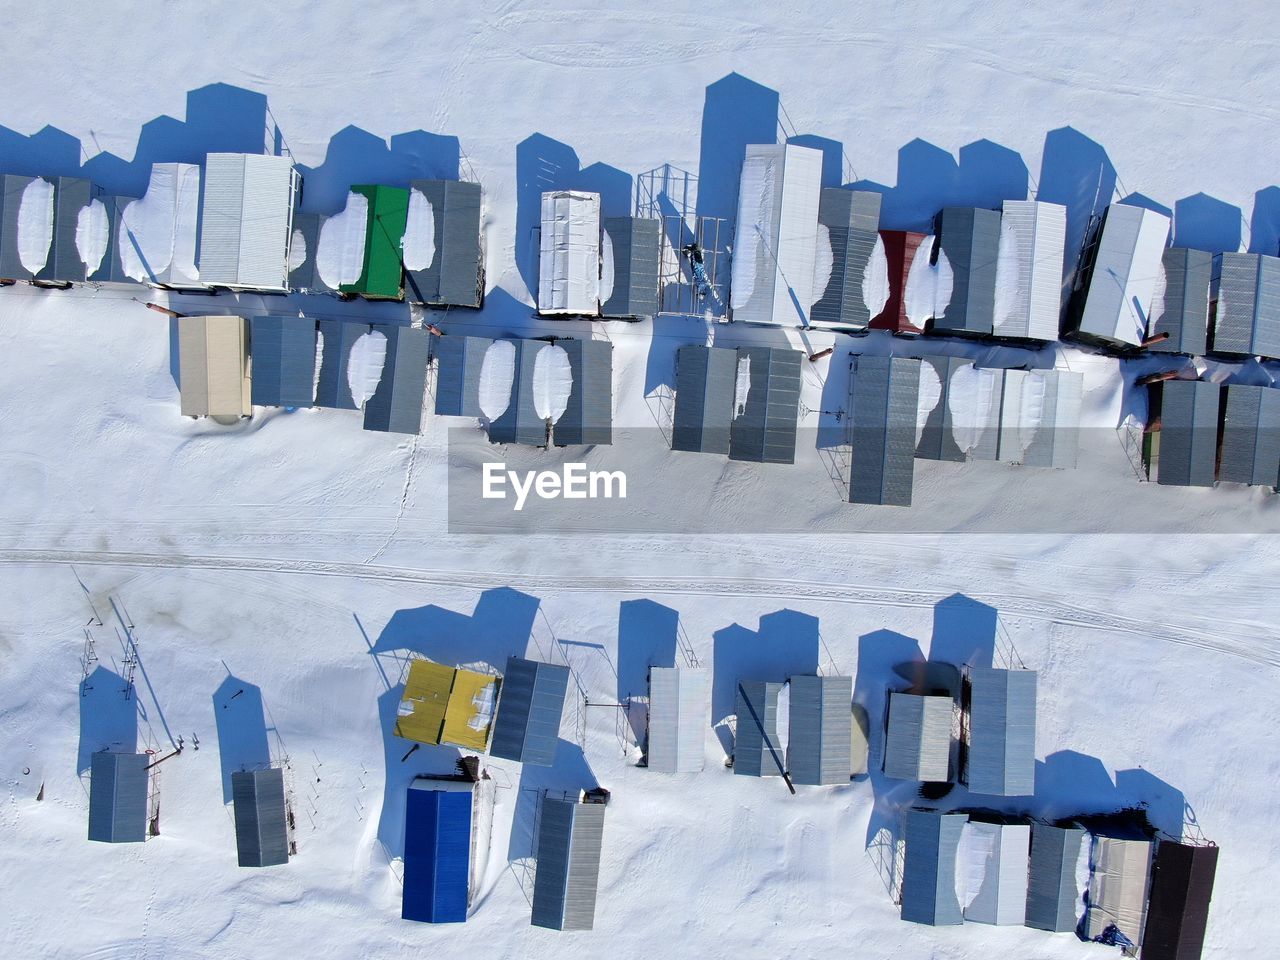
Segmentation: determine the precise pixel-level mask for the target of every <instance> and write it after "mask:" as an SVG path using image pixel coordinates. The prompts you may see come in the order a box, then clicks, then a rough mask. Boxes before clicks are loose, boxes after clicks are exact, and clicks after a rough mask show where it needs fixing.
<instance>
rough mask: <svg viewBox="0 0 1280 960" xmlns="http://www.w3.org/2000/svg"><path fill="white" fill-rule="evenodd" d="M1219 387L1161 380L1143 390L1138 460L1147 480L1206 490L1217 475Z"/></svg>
mask: <svg viewBox="0 0 1280 960" xmlns="http://www.w3.org/2000/svg"><path fill="white" fill-rule="evenodd" d="M1221 392H1222V390H1221V387H1219V386H1218V384H1216V383H1207V382H1205V381H1203V380H1164V381H1161V382H1158V383H1153V384H1151V386H1150V387H1149V388H1148V394H1147V395H1148V405H1149V412H1148V420H1147V432H1146V434H1145V435H1144V436H1143V459H1144V461H1145V462H1146V466H1147V476H1148V477H1149V476H1151V473H1152V471H1153V469H1154V471H1155V474H1156V479H1157V480H1158V482H1160V483H1163V484H1166V485H1173V486H1179V487H1212V486H1213V484H1214V481H1215V479H1216V474H1217V457H1218V424H1219V412H1220V411H1219V404H1220V399H1221V398H1220V394H1221Z"/></svg>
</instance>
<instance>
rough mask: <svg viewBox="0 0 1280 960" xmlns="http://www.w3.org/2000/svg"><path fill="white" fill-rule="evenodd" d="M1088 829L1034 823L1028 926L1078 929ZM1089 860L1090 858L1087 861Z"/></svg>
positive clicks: (1028, 876) (1041, 928) (1028, 898)
mask: <svg viewBox="0 0 1280 960" xmlns="http://www.w3.org/2000/svg"><path fill="white" fill-rule="evenodd" d="M1084 839H1085V832H1084V831H1083V830H1081V829H1079V828H1076V827H1055V826H1050V825H1049V824H1047V823H1033V824H1032V825H1031V861H1030V867H1029V870H1028V874H1027V915H1026V925H1027V926H1028V927H1035V928H1037V929H1039V930H1048V931H1050V932H1055V933H1063V932H1067V931H1071V930H1075V928H1076V919H1077V918H1076V906H1077V905H1078V904H1079V903H1080V897H1081V895H1082V894H1083V893H1084V891H1083V890H1082V889H1081V885H1080V878H1079V877H1078V868H1079V863H1080V856H1081V853H1082V851H1083V852H1084V853H1086V854H1087V852H1088V848H1087V847H1083V842H1084ZM1086 863H1087V860H1086Z"/></svg>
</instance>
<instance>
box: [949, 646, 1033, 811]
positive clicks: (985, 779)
mask: <svg viewBox="0 0 1280 960" xmlns="http://www.w3.org/2000/svg"><path fill="white" fill-rule="evenodd" d="M967 681H968V686H967V689H968V694H967V696H968V712H969V723H968V726H967V730H968V745H967V746H968V750H967V753H966V763H965V771H966V773H965V783H966V784H967V785H968V787H969V789H970V790H971V791H972V792H974V793H985V794H988V795H990V796H1000V797H1021V796H1030V795H1031V794H1033V793H1035V783H1036V672H1035V671H1034V670H998V669H994V668H991V667H973V668H971V669H970V670H969V672H968V676H967Z"/></svg>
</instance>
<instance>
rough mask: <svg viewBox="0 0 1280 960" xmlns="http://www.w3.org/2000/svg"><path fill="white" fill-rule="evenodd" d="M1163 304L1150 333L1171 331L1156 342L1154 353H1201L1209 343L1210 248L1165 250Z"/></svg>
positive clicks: (1148, 329)
mask: <svg viewBox="0 0 1280 960" xmlns="http://www.w3.org/2000/svg"><path fill="white" fill-rule="evenodd" d="M1164 276H1165V289H1164V305H1163V306H1162V307H1161V308H1160V311H1159V314H1158V315H1157V316H1155V317H1153V318H1152V322H1151V324H1150V325H1149V326H1148V327H1147V336H1149V337H1155V336H1159V335H1160V334H1162V333H1163V334H1168V335H1169V336H1168V339H1167V340H1161V341H1159V342H1158V343H1153V344H1151V345H1150V346H1149V347H1147V349H1148V350H1151V351H1152V352H1154V353H1185V354H1189V355H1191V356H1200V355H1202V354H1203V353H1204V352H1205V350H1206V349H1207V348H1208V345H1209V288H1210V285H1211V283H1212V281H1213V254H1211V253H1209V252H1208V251H1207V250H1191V249H1188V248H1186V247H1170V248H1169V249H1168V250H1166V251H1165V252H1164Z"/></svg>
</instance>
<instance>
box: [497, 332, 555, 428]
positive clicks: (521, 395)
mask: <svg viewBox="0 0 1280 960" xmlns="http://www.w3.org/2000/svg"><path fill="white" fill-rule="evenodd" d="M511 342H512V344H514V346H515V349H516V357H515V372H514V375H513V380H512V385H511V390H512V395H511V403H510V405H509V406H508V407H507V409H506V410H505V411H504V412H503V414H502V416H500V417H498V419H496V420H494V421H493V422H491V423H490V424H489V439H490V440H491V441H492V442H493V443H527V444H529V445H530V446H534V447H545V446H546V445H547V421H546V420H544V419H543V418H542V417H540V416H538V409H537V407H536V406H535V405H534V402H533V368H534V362H535V358H536V357H537V355H538V351H540V350H541V349H542V348H543V347H545V346H547V344H546V343H544V342H542V341H541V340H513V341H511Z"/></svg>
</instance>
